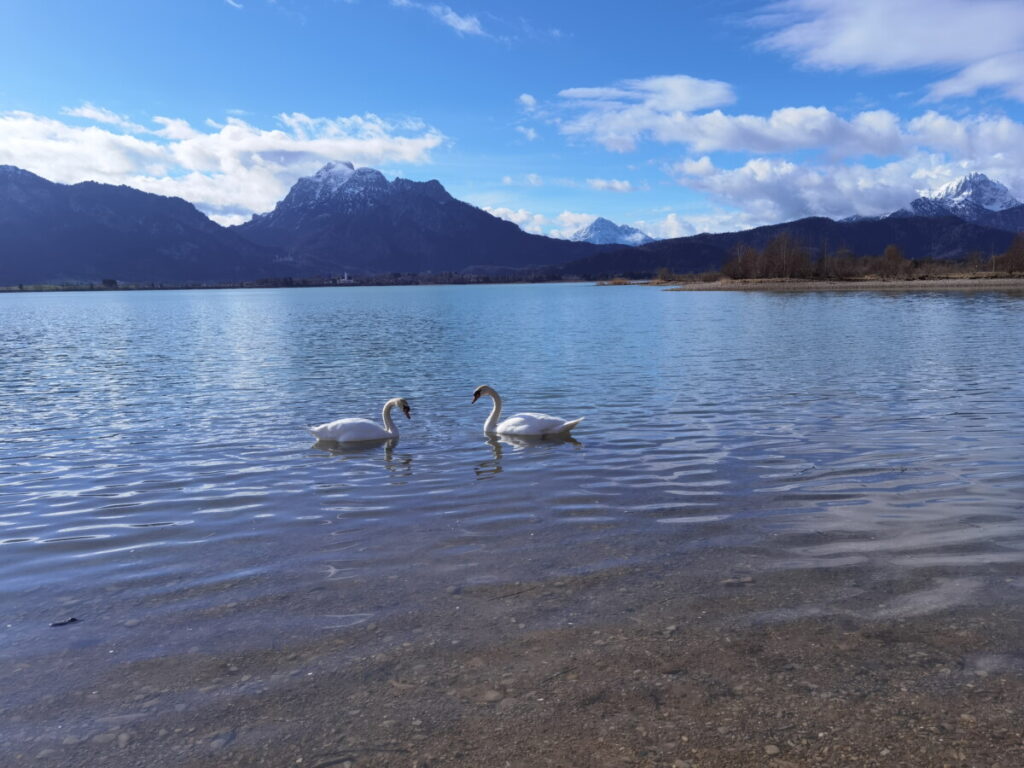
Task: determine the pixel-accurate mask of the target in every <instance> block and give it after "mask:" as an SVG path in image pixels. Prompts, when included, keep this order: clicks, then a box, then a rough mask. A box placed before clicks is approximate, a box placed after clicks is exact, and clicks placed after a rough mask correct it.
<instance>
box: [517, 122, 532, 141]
mask: <svg viewBox="0 0 1024 768" xmlns="http://www.w3.org/2000/svg"><path fill="white" fill-rule="evenodd" d="M516 130H517V131H519V133H521V134H522V135H523V137H524V138H525V139H526V140H527V141H534V140H535V139H536V138H537V131H535V130H534V129H533V128H530V127H528V126H525V125H517V126H516Z"/></svg>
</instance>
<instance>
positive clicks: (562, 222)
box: [484, 206, 597, 239]
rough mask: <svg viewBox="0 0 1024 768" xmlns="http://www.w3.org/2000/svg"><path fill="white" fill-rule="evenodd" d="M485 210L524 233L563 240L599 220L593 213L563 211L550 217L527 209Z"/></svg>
mask: <svg viewBox="0 0 1024 768" xmlns="http://www.w3.org/2000/svg"><path fill="white" fill-rule="evenodd" d="M484 210H485V211H487V212H488V213H490V214H491V215H493V216H497V217H498V218H499V219H505V220H506V221H511V222H512V223H514V224H517V225H518V226H519V228H520V229H522V230H523V231H524V232H530V233H531V234H534V235H547V236H548V237H558V238H562V239H567V238H569V237H571V236H572V235H574V234H575V233H576V232H578V231H579V230H581V229H583V228H584V227H585V226H587V225H588V224H590V223H592V222H593V221H594V219H596V218H597V216H596V215H595V214H593V213H576V212H574V211H562V212H561V213H560V214H558V215H557V216H552V217H549V216H545V215H544V214H542V213H534V212H532V211H528V210H526V209H525V208H519V209H513V208H503V207H491V206H484Z"/></svg>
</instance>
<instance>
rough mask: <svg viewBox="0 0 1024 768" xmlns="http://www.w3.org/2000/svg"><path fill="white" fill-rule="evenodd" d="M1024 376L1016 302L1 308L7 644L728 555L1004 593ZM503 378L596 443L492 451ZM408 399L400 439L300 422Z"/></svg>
mask: <svg viewBox="0 0 1024 768" xmlns="http://www.w3.org/2000/svg"><path fill="white" fill-rule="evenodd" d="M1022 369H1024V301H1022V298H1021V296H1020V295H1014V294H1008V293H995V292H993V293H984V292H977V293H960V294H958V293H942V294H938V293H936V294H929V293H913V294H873V293H842V294H830V293H824V292H823V293H803V294H759V293H667V292H662V291H659V290H656V289H651V288H644V287H628V288H597V287H594V286H589V285H537V286H532V285H531V286H526V285H507V286H452V287H398V288H355V289H352V288H335V289H330V288H327V289H275V290H237V291H167V292H123V293H119V292H113V293H63V294H32V295H17V294H6V295H0V405H2V407H0V594H2V595H3V609H4V621H3V624H2V626H3V636H2V637H3V638H4V640H3V642H4V645H5V654H7V656H8V659H14V660H17V659H31V658H34V657H37V656H39V657H43V656H46V655H47V654H52V653H56V652H59V651H60V650H62V649H63V648H65V647H66V644H67V643H69V642H73V643H82V644H84V645H88V644H89V643H93V644H96V643H100V642H101V641H102V642H107V641H110V642H114V641H116V647H117V649H118V654H117V659H118V660H119V661H123V660H125V659H129V658H138V657H143V656H146V655H160V654H167V653H172V652H174V651H175V650H176V649H178V648H179V647H180V648H186V647H195V646H197V645H200V646H203V647H206V646H207V645H209V646H210V647H214V646H216V645H217V644H218V643H221V644H234V645H238V644H250V645H257V646H258V645H261V644H267V645H270V644H273V643H274V642H276V641H277V640H278V639H280V638H281V637H287V636H290V635H292V634H296V633H303V632H310V631H319V630H321V629H324V628H337V627H339V626H347V625H349V624H357V623H359V622H363V621H367V620H369V619H370V617H372V616H375V615H379V614H382V613H386V612H392V613H393V612H401V611H403V610H406V609H408V608H409V606H410V605H412V604H414V603H415V602H416V601H417V600H418V599H419V596H420V595H421V594H422V590H423V589H425V588H426V586H425V585H433V584H437V585H441V586H443V585H445V584H474V583H505V582H508V583H515V582H517V581H521V580H526V579H536V578H557V577H558V576H559V575H560V574H565V573H573V574H579V573H586V572H591V571H593V572H597V571H601V570H605V569H610V568H617V567H620V566H624V565H630V566H635V565H637V564H643V563H664V562H665V561H666V560H671V561H673V562H683V563H685V558H686V557H687V553H695V552H700V551H705V552H706V551H708V550H713V551H716V552H720V553H721V556H722V557H724V558H728V557H731V556H739V554H742V553H746V552H751V551H756V552H758V553H759V555H760V556H761V558H762V562H768V563H769V564H770V566H771V567H777V568H806V569H816V568H834V567H837V566H842V565H843V564H847V563H874V564H875V565H876V567H877V568H878V569H879V570H880V571H881V570H884V571H885V572H887V573H892V574H894V578H896V579H897V580H898V579H899V578H902V576H901V574H912V573H913V572H914V571H915V570H917V569H922V568H929V569H946V570H947V571H948V572H949V573H954V574H956V575H957V576H958V577H960V576H965V575H966V576H971V577H976V578H977V579H978V580H979V581H978V582H977V583H978V584H981V585H983V584H998V583H1000V582H1001V581H1002V578H1001V573H1000V571H999V569H1000V568H1002V567H1012V566H1015V565H1017V564H1019V563H1020V562H1021V561H1022V560H1024V509H1022V499H1024V440H1022V438H1021V436H1022V434H1024V401H1022V395H1024V384H1022V379H1021V371H1022ZM480 384H491V385H492V386H494V387H495V388H496V389H497V390H498V391H500V392H501V393H502V395H503V396H504V398H505V403H506V408H507V412H508V413H514V412H515V411H517V410H533V411H542V412H547V413H551V414H554V415H558V416H562V417H565V418H578V417H581V416H582V417H585V421H584V422H583V423H582V425H581V426H580V427H579V428H578V429H577V431H576V433H575V438H576V440H575V441H545V442H542V443H537V444H516V443H513V442H504V441H493V440H488V439H486V438H485V436H484V435H483V434H482V433H481V427H482V424H483V421H484V419H485V417H486V416H487V411H488V408H489V403H478V404H476V405H471V404H470V398H471V395H472V392H473V389H474V388H475V387H476V386H478V385H480ZM390 397H405V398H407V399H408V400H409V401H410V403H411V406H412V419H411V420H410V421H406V420H404V419H400V422H401V423H400V424H399V427H400V428H401V430H402V434H401V439H400V440H399V441H398V443H397V444H396V445H393V446H372V447H369V448H362V449H345V450H334V451H332V450H325V449H324V448H323V447H317V446H314V445H313V443H312V440H311V438H310V436H309V435H308V434H307V433H306V431H305V426H306V425H307V424H315V423H320V422H323V421H328V420H331V419H333V418H338V417H342V416H365V417H368V418H373V419H376V418H378V415H379V411H380V407H381V406H382V404H383V403H384V401H385V400H386V399H388V398H390ZM935 572H937V571H935ZM907 578H909V575H908V576H907ZM353 580H355V581H357V582H358V583H360V584H364V585H366V588H365V589H364V590H363V591H362V592H361V593H359V595H357V596H354V597H344V598H341V597H339V596H338V595H337V594H335V593H332V592H331V591H330V585H331V584H332V583H336V582H344V581H348V582H351V581H353ZM971 583H972V584H973V583H975V582H971ZM345 594H346V595H349V594H350V593H345ZM374 596H376V597H374ZM962 599H965V600H966V599H973V597H972V595H971V594H965V595H963V596H962ZM71 616H74V617H75V618H78V619H79V621H80V623H79V625H78V626H75V627H66V628H62V629H57V628H52V627H50V626H49V624H50V623H51V622H54V621H58V620H63V619H66V618H68V617H71ZM126 622H127V624H126ZM125 626H131V627H133V629H134V631H132V632H131V633H128V632H126V631H125V630H124V627H125ZM186 629H187V631H186ZM72 632H74V633H76V634H74V635H72V634H71V633H72ZM90 638H91V639H90ZM111 638H113V640H111ZM109 663H110V664H114V663H115V662H114V661H113V660H111V661H110V662H109Z"/></svg>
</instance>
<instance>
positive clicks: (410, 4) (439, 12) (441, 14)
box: [391, 0, 488, 37]
mask: <svg viewBox="0 0 1024 768" xmlns="http://www.w3.org/2000/svg"><path fill="white" fill-rule="evenodd" d="M391 4H392V5H394V6H398V7H399V8H416V9H418V10H421V11H425V12H427V13H429V14H430V15H431V16H433V17H434V18H435V19H437V20H438V21H440V22H441V23H442V24H445V25H446V26H449V27H451V28H452V29H454V30H455V31H456V32H458V33H459V34H460V35H480V36H482V37H488V34H487V32H485V31H484V28H483V25H482V24H481V23H480V19H478V18H477V17H476V16H463V15H461V14H458V13H456V12H455V11H453V10H452V9H451V7H450V6H447V5H439V4H431V3H418V2H415V0H391Z"/></svg>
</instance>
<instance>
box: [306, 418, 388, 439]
mask: <svg viewBox="0 0 1024 768" xmlns="http://www.w3.org/2000/svg"><path fill="white" fill-rule="evenodd" d="M309 431H310V432H312V433H313V437H315V438H316V439H317V440H334V441H335V442H338V443H356V442H359V441H360V440H386V439H387V438H389V437H392V435H391V433H389V432H388V431H387V430H386V429H384V428H383V427H382V426H381V425H380V424H375V423H374V422H372V421H370V420H369V419H338V420H337V421H331V422H328V423H327V424H321V425H320V426H318V427H310V428H309Z"/></svg>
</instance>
